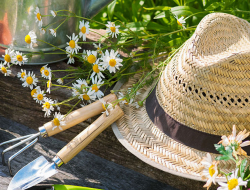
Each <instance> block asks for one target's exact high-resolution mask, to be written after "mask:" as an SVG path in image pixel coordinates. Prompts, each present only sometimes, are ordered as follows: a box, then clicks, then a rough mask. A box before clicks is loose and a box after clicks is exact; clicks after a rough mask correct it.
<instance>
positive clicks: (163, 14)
mask: <svg viewBox="0 0 250 190" xmlns="http://www.w3.org/2000/svg"><path fill="white" fill-rule="evenodd" d="M165 16H166V15H165V12H164V11H163V12H161V13H160V14H158V15H156V16H155V17H154V19H160V18H164V17H165Z"/></svg>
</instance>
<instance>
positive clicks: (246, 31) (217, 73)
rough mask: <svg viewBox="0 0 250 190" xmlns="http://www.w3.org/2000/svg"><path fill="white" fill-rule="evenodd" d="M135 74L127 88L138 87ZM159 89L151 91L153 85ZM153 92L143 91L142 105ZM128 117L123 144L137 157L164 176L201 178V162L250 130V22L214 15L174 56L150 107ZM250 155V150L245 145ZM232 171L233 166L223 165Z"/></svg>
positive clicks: (121, 129)
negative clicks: (236, 135)
mask: <svg viewBox="0 0 250 190" xmlns="http://www.w3.org/2000/svg"><path fill="white" fill-rule="evenodd" d="M137 77H138V76H135V77H133V78H131V79H130V80H129V82H128V83H126V84H124V85H123V86H122V87H121V89H124V90H125V89H128V88H129V87H132V85H133V84H134V83H136V82H137V81H138V78H137ZM152 87H153V86H152ZM151 90H152V88H147V87H145V88H143V89H141V91H140V93H141V94H140V95H137V99H136V101H138V100H143V99H144V98H145V97H147V95H148V94H149V92H150V91H151ZM121 107H122V109H123V110H124V113H125V114H124V116H123V117H122V118H120V119H119V120H118V121H117V122H116V124H114V125H113V126H112V127H113V131H114V133H115V135H116V136H117V138H118V139H119V141H120V142H121V143H122V144H123V145H124V146H125V147H126V148H127V149H128V150H129V151H130V152H131V153H133V154H134V155H136V156H137V157H138V158H140V159H141V160H143V161H145V162H146V163H148V164H150V165H152V166H154V167H156V168H159V169H161V170H163V171H166V172H169V173H172V174H175V175H178V176H182V177H186V178H190V179H195V180H202V179H201V176H200V174H201V169H200V167H201V166H202V165H201V163H200V161H201V160H202V158H203V157H205V156H206V152H211V153H213V154H212V157H213V158H215V157H216V156H218V155H216V154H215V153H216V150H215V149H214V144H216V143H218V142H219V141H220V140H221V136H222V135H229V134H231V133H232V126H233V125H236V128H237V132H239V131H240V130H244V129H247V130H248V131H250V114H249V113H250V24H249V23H248V22H247V21H245V20H243V19H240V18H238V17H235V16H233V15H229V14H223V13H212V14H209V15H207V16H206V17H204V18H203V19H202V21H201V22H200V23H199V25H198V26H197V29H196V31H195V32H194V34H193V36H192V37H191V38H190V39H189V40H188V41H187V42H186V43H185V45H184V46H183V48H182V49H181V50H180V51H179V52H178V53H177V54H176V55H175V56H174V57H173V59H172V60H171V61H170V63H169V64H168V65H167V67H166V68H165V70H164V72H163V74H162V76H161V78H160V80H159V82H158V84H157V85H156V87H155V89H154V90H153V92H152V93H151V94H150V96H149V97H148V98H147V100H146V103H145V106H143V107H140V108H139V109H136V108H135V107H133V106H127V105H121ZM243 149H244V150H245V151H247V152H248V154H249V153H250V147H244V148H243ZM220 167H221V168H222V169H223V170H224V171H225V172H229V171H230V172H231V171H232V169H234V168H235V165H234V164H233V163H232V162H230V161H222V162H221V163H220Z"/></svg>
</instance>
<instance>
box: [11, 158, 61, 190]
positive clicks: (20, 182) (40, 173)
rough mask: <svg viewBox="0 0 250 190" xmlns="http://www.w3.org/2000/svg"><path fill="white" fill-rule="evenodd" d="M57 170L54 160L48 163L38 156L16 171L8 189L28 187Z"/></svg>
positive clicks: (22, 189)
mask: <svg viewBox="0 0 250 190" xmlns="http://www.w3.org/2000/svg"><path fill="white" fill-rule="evenodd" d="M57 172H58V171H57V170H56V164H55V163H54V162H53V163H49V162H48V161H47V160H46V159H45V158H44V156H40V157H38V158H37V159H35V160H34V161H32V162H30V163H29V164H27V165H26V166H24V167H23V168H22V169H20V170H19V171H18V172H17V173H16V175H15V176H14V177H13V178H12V180H11V182H10V184H9V187H8V190H24V189H28V188H30V187H32V186H34V185H36V184H38V183H40V182H41V181H43V180H45V179H47V178H49V177H51V176H52V175H54V174H56V173H57Z"/></svg>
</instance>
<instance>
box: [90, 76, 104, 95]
mask: <svg viewBox="0 0 250 190" xmlns="http://www.w3.org/2000/svg"><path fill="white" fill-rule="evenodd" d="M103 83H104V81H102V79H99V80H98V79H97V77H95V78H92V86H91V89H92V90H93V91H94V95H95V96H96V97H97V98H98V99H100V98H101V97H103V96H104V94H103V92H102V91H101V90H100V87H101V86H102V84H103Z"/></svg>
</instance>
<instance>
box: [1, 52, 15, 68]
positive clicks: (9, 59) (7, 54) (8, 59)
mask: <svg viewBox="0 0 250 190" xmlns="http://www.w3.org/2000/svg"><path fill="white" fill-rule="evenodd" d="M14 55H15V53H14V50H12V49H10V48H8V49H6V50H5V55H2V56H3V57H4V63H5V64H7V65H8V67H9V66H10V63H11V62H12V61H13V60H12V57H13V56H14Z"/></svg>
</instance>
